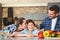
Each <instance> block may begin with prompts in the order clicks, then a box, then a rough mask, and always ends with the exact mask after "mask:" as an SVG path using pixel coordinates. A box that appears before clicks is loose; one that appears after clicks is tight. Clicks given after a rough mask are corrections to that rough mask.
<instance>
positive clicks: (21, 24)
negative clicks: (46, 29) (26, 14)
mask: <svg viewBox="0 0 60 40" xmlns="http://www.w3.org/2000/svg"><path fill="white" fill-rule="evenodd" d="M25 27H26V20H25V18H19V19H18V20H17V23H16V25H15V26H14V25H9V26H8V27H7V28H6V29H4V30H5V31H9V33H7V32H6V33H7V36H13V35H15V33H18V32H20V33H21V32H22V31H23V30H24V29H25ZM5 31H4V32H5Z"/></svg>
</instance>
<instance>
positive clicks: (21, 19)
mask: <svg viewBox="0 0 60 40" xmlns="http://www.w3.org/2000/svg"><path fill="white" fill-rule="evenodd" d="M23 20H25V18H23V17H21V18H19V19H18V21H17V24H16V30H17V28H18V27H19V25H22V24H23Z"/></svg>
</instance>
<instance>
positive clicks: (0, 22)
mask: <svg viewBox="0 0 60 40" xmlns="http://www.w3.org/2000/svg"><path fill="white" fill-rule="evenodd" d="M1 29H2V5H1V4H0V30H1Z"/></svg>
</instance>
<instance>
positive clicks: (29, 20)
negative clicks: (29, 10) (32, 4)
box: [26, 19, 36, 27]
mask: <svg viewBox="0 0 60 40" xmlns="http://www.w3.org/2000/svg"><path fill="white" fill-rule="evenodd" d="M30 22H31V23H33V25H34V26H35V27H36V24H35V22H34V21H33V20H31V19H28V20H27V22H26V23H27V24H29V23H30Z"/></svg>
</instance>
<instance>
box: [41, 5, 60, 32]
mask: <svg viewBox="0 0 60 40" xmlns="http://www.w3.org/2000/svg"><path fill="white" fill-rule="evenodd" d="M59 11H60V9H59V7H58V6H57V5H53V6H51V7H50V8H49V9H48V17H47V18H45V20H44V21H43V22H42V23H41V24H40V29H44V30H53V31H54V30H60V16H59Z"/></svg>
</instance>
